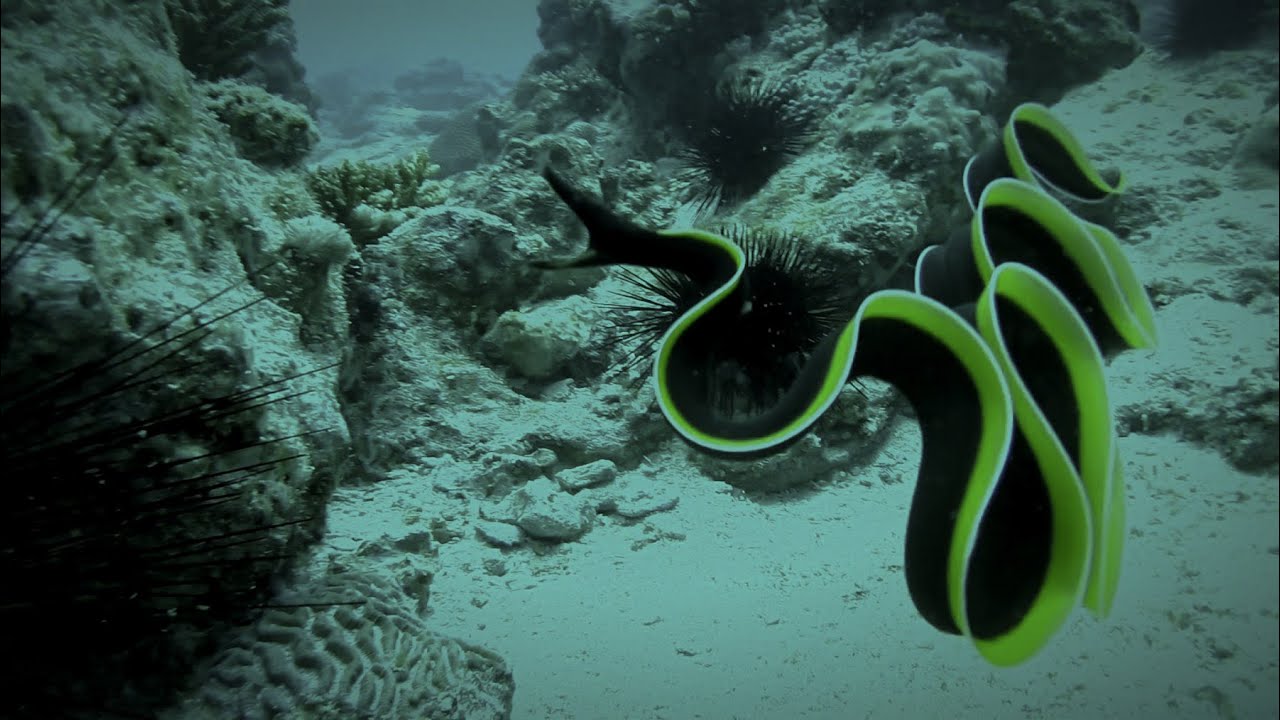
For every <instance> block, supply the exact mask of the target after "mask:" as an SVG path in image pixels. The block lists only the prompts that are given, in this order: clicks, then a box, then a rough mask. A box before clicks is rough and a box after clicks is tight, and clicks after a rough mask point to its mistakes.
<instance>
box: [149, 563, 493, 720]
mask: <svg viewBox="0 0 1280 720" xmlns="http://www.w3.org/2000/svg"><path fill="white" fill-rule="evenodd" d="M307 592H308V593H311V592H315V594H316V595H315V596H316V597H323V598H331V599H332V600H333V601H341V600H348V599H351V598H359V599H361V600H363V601H364V602H363V604H359V605H313V606H301V607H277V608H272V609H269V610H267V611H266V612H265V613H264V614H263V616H262V617H261V619H260V620H259V621H258V622H257V623H256V624H255V625H254V626H253V627H252V628H251V629H249V630H247V631H245V632H244V633H242V634H241V635H240V636H239V637H237V638H235V639H233V640H232V641H231V642H229V643H228V644H227V646H226V647H225V649H224V650H223V651H222V652H221V653H220V654H219V655H218V657H217V658H216V659H215V660H214V661H213V663H212V664H211V666H210V667H209V668H208V669H207V671H206V673H207V674H206V677H205V679H204V684H203V687H201V688H200V690H199V691H198V692H197V694H196V696H195V697H194V698H192V699H191V700H190V701H189V702H187V703H186V704H185V706H183V707H182V708H181V709H180V710H179V711H178V712H177V713H176V714H172V715H169V716H168V717H167V718H166V720H179V719H181V720H212V719H213V718H219V719H222V720H225V719H226V718H240V719H241V720H267V719H268V718H271V719H283V718H290V719H294V720H301V719H302V718H307V719H308V720H339V719H341V720H375V719H379V720H381V719H385V718H397V719H399V720H415V719H417V718H424V719H425V718H431V719H432V720H449V719H455V718H456V719H457V720H464V719H465V720H489V719H490V718H493V719H495V720H496V719H497V718H507V717H510V714H511V697H512V694H513V692H514V684H513V682H512V679H511V672H510V670H508V668H507V666H506V663H505V662H504V661H503V660H502V658H500V657H499V656H497V655H496V654H494V653H492V652H490V651H488V650H485V649H483V648H479V647H476V646H474V645H470V644H467V643H464V642H460V641H458V640H454V639H451V638H447V637H444V636H442V635H439V634H437V633H435V632H432V631H431V630H429V629H427V627H426V626H425V624H424V623H423V621H422V618H421V616H420V614H419V613H418V611H417V610H416V609H415V605H416V601H414V600H413V599H411V598H409V597H408V595H407V594H405V593H404V592H403V591H401V590H400V589H398V588H397V587H396V586H394V585H393V584H392V583H390V582H389V581H386V580H383V579H381V578H380V577H377V576H373V575H365V574H357V573H349V574H342V575H332V576H330V577H329V578H327V579H326V580H325V581H324V583H323V584H322V587H321V588H319V589H318V591H307Z"/></svg>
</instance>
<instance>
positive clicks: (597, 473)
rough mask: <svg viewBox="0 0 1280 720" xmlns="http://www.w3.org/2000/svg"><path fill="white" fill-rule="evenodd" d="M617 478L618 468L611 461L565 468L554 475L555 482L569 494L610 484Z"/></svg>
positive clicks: (598, 461) (599, 461) (597, 461)
mask: <svg viewBox="0 0 1280 720" xmlns="http://www.w3.org/2000/svg"><path fill="white" fill-rule="evenodd" d="M617 476H618V466H617V465H614V464H613V461H612V460H596V461H595V462H589V463H587V464H586V465H579V466H577V467H573V468H567V469H565V470H561V471H560V472H558V473H556V482H558V483H560V487H562V488H564V489H565V490H568V491H569V492H577V491H579V490H581V489H583V488H588V487H592V486H595V485H603V484H605V483H607V482H612V481H613V479H614V478H616V477H617Z"/></svg>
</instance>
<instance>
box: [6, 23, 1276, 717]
mask: <svg viewBox="0 0 1280 720" xmlns="http://www.w3.org/2000/svg"><path fill="white" fill-rule="evenodd" d="M1276 25H1277V8H1276V3H1275V2H1274V0H1219V1H1218V2H1204V1H1203V0H1145V1H1143V2H1137V3H1134V2H1130V0H960V1H953V2H945V1H943V0H908V1H905V2H885V1H871V0H868V1H857V0H738V1H733V0H539V1H536V2H535V0H526V1H525V2H505V1H504V2H498V1H497V0H493V1H492V2H486V1H485V0H473V2H471V3H461V2H459V3H448V2H440V3H436V2H432V1H424V2H418V3H409V2H403V1H402V2H390V1H388V2H379V1H378V0H368V2H361V3H356V2H349V3H341V2H338V1H337V0H328V1H327V2H309V1H308V0H295V1H294V2H293V3H289V2H287V0H136V1H134V0H66V1H64V2H57V3H46V2H36V1H34V0H3V3H2V4H0V33H2V34H0V42H2V48H3V58H2V60H3V62H2V63H0V73H2V81H3V82H2V85H0V130H2V134H0V162H2V165H0V199H2V200H3V213H4V245H3V268H2V272H3V296H2V299H3V307H2V310H3V311H2V312H0V315H2V316H3V332H2V333H0V359H2V360H3V365H2V367H0V381H2V382H3V388H2V390H0V411H2V412H3V415H2V417H0V443H2V446H3V447H2V449H0V453H2V454H0V487H2V488H3V490H0V634H2V635H3V637H4V638H5V650H6V652H5V653H3V659H2V660H0V718H33V719H35V718H40V719H44V718H49V719H53V718H108V719H114V718H163V719H165V720H206V719H207V720H223V719H231V718H244V719H253V720H256V719H258V718H264V719H265V718H289V719H296V720H302V719H312V718H316V719H326V720H339V719H353V720H381V719H388V720H395V719H399V718H404V719H406V720H409V719H416V718H431V719H437V718H440V719H444V718H457V719H465V720H472V719H477V720H480V719H489V718H516V719H519V720H533V719H535V718H536V719H542V718H547V719H552V718H555V719H567V720H578V719H581V720H594V719H600V720H613V719H619V720H621V719H624V718H634V719H636V720H658V719H666V720H683V719H686V718H690V719H692V718H703V719H706V720H717V719H720V718H724V719H729V718H737V719H740V720H746V719H754V718H769V719H775V718H776V719H792V718H794V719H797V720H799V719H807V720H819V719H823V720H828V719H829V720H837V719H845V718H935V717H957V718H1067V719H1074V718H1082V719H1083V718H1089V719H1101V718H1128V717H1132V716H1134V715H1136V714H1148V715H1157V716H1159V717H1167V718H1240V719H1245V718H1274V717H1278V716H1280V697H1278V694H1280V691H1278V689H1277V688H1278V686H1280V480H1278V477H1277V473H1278V472H1280V470H1278V468H1280V356H1278V352H1280V329H1278V324H1280V209H1278V208H1280V199H1278V195H1277V193H1278V188H1280V181H1278V179H1277V176H1278V166H1280V107H1278V101H1280V54H1278V51H1277V38H1276ZM344 38H347V39H346V40H344ZM1023 103H1041V104H1043V105H1045V106H1047V107H1048V108H1050V109H1051V111H1052V114H1053V116H1054V117H1055V118H1057V119H1058V120H1060V121H1061V123H1062V124H1063V125H1065V126H1066V127H1068V128H1070V131H1071V133H1072V134H1073V136H1074V137H1075V138H1076V139H1078V140H1079V142H1080V144H1081V145H1082V146H1083V149H1084V152H1085V153H1086V154H1087V155H1088V157H1089V158H1090V159H1091V160H1092V162H1094V163H1096V164H1097V165H1098V166H1099V167H1101V168H1103V169H1104V170H1106V171H1108V172H1109V171H1110V170H1111V169H1112V168H1118V169H1122V170H1123V172H1124V174H1125V177H1126V178H1127V181H1128V186H1127V187H1126V188H1125V189H1124V190H1123V192H1120V193H1118V195H1117V197H1114V198H1110V199H1109V200H1108V202H1105V203H1096V204H1085V205H1084V206H1082V207H1079V208H1076V207H1074V206H1073V209H1074V210H1077V211H1078V212H1079V213H1081V214H1082V215H1087V216H1088V218H1089V219H1090V220H1091V221H1093V222H1096V223H1098V224H1099V225H1100V226H1105V227H1106V228H1108V229H1109V230H1110V231H1111V232H1113V233H1114V235H1115V237H1116V238H1118V240H1119V246H1120V247H1121V248H1122V249H1123V253H1124V255H1125V256H1126V257H1127V259H1128V262H1129V263H1131V264H1132V267H1133V270H1134V272H1135V273H1136V275H1137V277H1138V278H1140V279H1141V281H1142V284H1143V286H1144V287H1145V293H1146V296H1147V297H1149V300H1150V303H1151V307H1152V308H1154V322H1155V327H1156V330H1157V334H1158V344H1157V345H1156V346H1155V347H1154V348H1151V349H1137V350H1129V351H1127V352H1125V353H1123V354H1120V355H1118V356H1116V357H1114V358H1113V359H1110V358H1109V360H1110V361H1109V362H1108V363H1107V364H1106V366H1105V380H1106V386H1107V393H1108V396H1109V402H1110V407H1111V409H1112V410H1111V413H1112V415H1111V416H1112V419H1113V425H1114V427H1113V429H1112V431H1113V432H1114V435H1115V436H1116V437H1117V438H1118V441H1117V448H1118V453H1119V461H1120V462H1121V463H1122V465H1121V468H1122V473H1121V475H1122V476H1123V486H1122V489H1123V499H1124V505H1125V511H1124V514H1125V516H1126V518H1125V522H1126V523H1127V526H1126V527H1124V528H1122V529H1123V532H1124V539H1125V543H1124V548H1123V553H1122V563H1121V569H1120V574H1119V583H1118V590H1117V592H1116V596H1115V600H1114V604H1113V606H1112V607H1111V608H1110V612H1109V614H1108V615H1107V616H1106V617H1101V618H1100V617H1095V616H1094V615H1092V614H1089V613H1083V612H1077V613H1075V614H1074V615H1072V616H1071V618H1070V619H1069V620H1067V621H1066V622H1065V623H1064V624H1063V625H1062V626H1061V627H1060V628H1055V630H1054V632H1053V633H1052V638H1051V640H1047V641H1046V642H1045V643H1044V645H1043V647H1037V648H1036V651H1035V652H1034V653H1033V655H1034V656H1033V657H1030V658H1029V659H1027V660H1026V661H1025V662H1020V663H1019V664H1016V665H1015V666H1012V667H1000V666H996V665H993V664H991V663H989V662H988V661H987V660H985V659H984V657H983V655H981V654H980V653H979V652H977V651H975V643H974V642H971V640H970V639H969V638H966V637H962V636H957V635H954V634H948V632H939V630H937V629H935V627H931V624H930V622H926V620H925V619H924V618H922V617H921V612H920V611H918V610H917V607H916V606H915V605H913V602H912V601H913V599H915V598H914V596H913V595H912V594H909V593H908V588H907V585H906V581H905V580H904V543H905V542H906V537H907V532H908V523H907V519H908V512H909V510H910V508H911V507H912V505H913V502H917V501H919V500H920V497H919V495H918V493H923V492H924V491H921V490H919V489H918V487H917V469H918V467H919V465H920V461H921V457H922V454H923V453H924V449H923V447H922V438H921V431H920V423H919V422H918V420H920V415H919V413H918V412H917V410H916V409H913V407H912V406H911V405H909V404H907V403H906V402H904V400H903V398H902V395H901V394H900V393H898V392H897V391H895V390H894V388H893V387H892V386H891V385H889V384H886V383H881V382H877V381H875V380H870V379H866V378H857V379H854V380H852V381H851V382H848V383H847V384H842V385H841V386H838V387H837V392H839V395H840V397H839V398H838V400H837V401H836V402H835V403H834V404H833V405H832V406H831V407H830V409H826V408H824V410H825V412H824V413H823V414H822V416H821V417H820V418H819V419H818V420H817V421H816V424H815V425H814V426H813V427H812V431H810V432H806V433H803V434H802V435H800V436H798V437H797V438H795V439H794V441H793V442H792V444H790V446H789V447H786V448H785V449H783V448H781V447H779V448H776V452H775V451H770V452H768V453H766V454H763V455H762V456H755V457H751V458H749V459H741V458H735V457H721V456H718V455H715V454H711V453H707V452H704V449H703V448H701V447H699V446H698V445H697V444H696V443H686V442H684V441H683V440H682V438H681V436H680V435H679V434H678V433H677V432H676V431H674V430H673V427H672V423H671V422H669V421H668V418H669V415H668V414H665V413H666V404H664V402H660V400H659V399H658V398H657V397H655V392H654V381H653V380H652V378H651V375H652V371H651V369H650V368H651V365H652V364H653V359H652V358H653V355H652V353H653V349H652V348H653V345H654V344H655V343H658V344H659V345H663V344H665V339H664V338H663V337H662V336H663V333H664V332H665V331H666V328H667V327H668V326H670V325H671V324H672V323H673V322H675V321H676V320H677V319H678V318H679V317H680V316H681V313H682V312H684V311H686V310H688V309H689V307H691V306H692V305H693V304H694V302H696V301H697V299H698V297H695V298H692V299H691V298H690V297H688V296H687V295H684V294H682V293H687V292H689V291H690V286H689V285H682V284H681V281H680V280H679V279H678V278H675V279H671V277H670V276H668V277H667V279H666V280H664V279H662V276H652V277H651V276H647V275H645V274H644V273H643V272H641V271H627V270H622V269H619V268H609V267H594V266H592V267H582V268H578V269H572V270H547V269H546V265H547V263H546V259H547V258H552V257H564V256H569V255H573V254H574V253H576V252H579V249H580V248H582V247H584V246H585V245H586V242H587V240H586V234H585V233H584V232H583V230H582V227H581V224H580V223H579V221H578V218H577V217H575V215H574V212H571V211H570V209H569V208H566V207H565V205H564V203H562V202H561V199H560V198H558V197H557V194H556V192H553V191H552V189H551V188H550V187H549V186H548V181H547V179H544V177H543V171H544V169H545V168H547V167H553V168H555V170H556V172H557V173H559V174H560V175H562V176H563V177H564V178H566V179H567V180H568V181H570V182H572V183H573V184H574V185H575V186H576V187H578V188H582V189H583V191H584V192H586V193H588V194H589V195H590V196H591V197H593V198H598V199H599V202H600V203H601V204H602V206H604V207H607V208H608V209H609V211H610V212H612V213H615V214H616V215H617V216H618V217H620V218H625V219H626V220H628V221H630V222H633V223H635V224H636V225H638V226H642V227H644V228H650V229H654V230H659V229H662V230H665V231H667V232H668V233H669V234H670V233H674V234H675V235H677V236H679V233H680V232H684V233H685V236H691V235H690V234H689V233H690V231H689V228H700V229H703V230H706V231H709V232H713V233H718V234H720V235H724V236H725V237H729V238H732V239H734V241H735V242H738V243H739V244H743V245H745V246H747V247H755V248H757V250H756V253H757V254H755V255H752V254H751V253H750V252H749V253H748V255H749V256H750V258H749V261H748V264H749V265H750V268H751V269H752V270H754V272H755V274H754V275H752V280H753V290H752V292H754V293H756V294H755V295H754V296H753V297H754V299H755V306H754V307H755V309H760V308H763V307H764V306H765V305H766V303H765V302H763V301H764V300H768V301H769V303H768V304H769V305H770V307H773V306H774V305H776V306H778V307H781V308H783V310H784V311H785V312H783V313H780V314H778V315H773V316H768V317H769V318H770V319H768V320H760V321H758V323H757V324H756V325H752V324H751V322H746V321H739V322H743V323H744V324H742V325H734V326H733V327H734V328H735V329H734V331H733V332H731V333H726V335H725V336H724V337H723V338H720V339H719V340H718V342H720V343H722V346H721V347H720V348H712V349H711V351H723V352H725V353H728V352H729V350H733V351H734V352H742V353H746V354H747V355H746V359H742V358H738V359H739V360H740V366H739V367H736V368H734V372H731V373H729V377H728V378H727V379H725V380H723V382H719V384H713V385H712V386H711V387H712V392H713V393H714V394H715V398H714V401H715V402H713V403H710V404H713V405H716V406H717V407H718V409H719V410H722V411H723V412H724V413H726V414H729V415H734V414H738V413H747V414H750V413H751V412H759V411H760V407H758V406H760V405H764V406H768V405H769V404H770V403H771V402H773V401H776V400H777V397H778V396H779V395H780V394H781V393H783V392H784V391H785V389H786V387H787V386H788V385H789V383H790V382H791V381H792V380H793V379H794V378H795V377H796V376H797V369H796V368H797V367H798V366H799V364H801V363H803V362H804V360H805V359H806V358H808V357H811V356H812V354H813V353H814V352H816V351H815V347H816V343H817V342H818V341H817V339H815V338H816V337H820V334H819V335H816V336H814V335H813V333H811V332H810V330H809V329H808V328H809V327H810V325H812V326H813V327H815V328H818V329H820V330H823V331H824V332H825V331H826V330H827V329H830V328H831V327H834V326H835V325H838V324H839V323H842V322H844V321H846V320H847V319H848V318H849V317H851V316H853V314H854V311H855V310H856V309H857V308H858V307H859V303H861V302H862V301H863V300H864V299H865V298H866V297H867V296H868V294H869V293H872V292H874V291H876V290H878V289H882V288H888V287H909V286H910V276H911V270H912V268H913V266H914V264H915V261H916V259H917V257H918V256H919V253H920V251H921V249H922V248H924V247H925V246H928V245H930V244H935V243H941V242H942V241H943V240H945V239H946V238H947V237H948V236H949V235H950V234H951V233H952V232H953V231H954V230H956V229H957V228H961V229H964V228H966V227H967V223H968V222H969V217H970V215H971V214H972V211H971V209H970V207H969V204H968V203H967V202H966V196H965V187H964V184H963V178H964V177H966V163H967V161H968V160H969V158H971V157H972V156H974V155H975V154H976V153H979V152H980V151H982V150H983V149H984V148H987V147H990V146H992V144H993V143H996V142H997V141H998V140H999V139H1000V138H1002V135H1001V131H1002V128H1004V127H1006V121H1007V120H1009V118H1010V114H1011V113H1012V112H1015V108H1019V107H1023V105H1022V104H1023ZM1011 124H1012V123H1011ZM575 210H576V208H575ZM760 238H767V240H760ZM753 242H754V243H757V244H756V245H754V246H753V245H751V243H753ZM760 248H765V249H763V250H762V249H760ZM771 253H772V254H771ZM771 273H776V275H777V276H778V277H776V278H775V277H773V275H771ZM653 277H656V278H658V279H657V280H654V279H652V278H653ZM904 278H905V280H904ZM904 282H905V284H904ZM695 289H696V288H695ZM699 297H700V296H699ZM765 315H766V313H763V312H762V313H760V314H758V315H752V317H753V318H755V317H763V316H765ZM796 328H801V329H803V332H801V331H799V330H796ZM787 331H794V332H790V333H789V332H787ZM815 332H816V331H815ZM782 336H786V337H788V338H789V340H788V341H789V342H793V343H794V345H793V346H792V347H790V348H789V354H788V355H787V356H786V357H785V358H784V359H783V360H781V361H778V362H776V363H773V361H772V359H771V360H769V361H768V362H765V361H764V360H762V359H761V358H762V357H763V356H765V355H767V354H768V353H765V352H764V351H762V350H760V348H762V347H774V346H772V345H767V343H771V342H774V340H766V338H777V337H782ZM659 341H662V342H659ZM730 346H731V347H730ZM726 348H728V349H726ZM717 357H719V356H717ZM903 362H904V363H906V362H910V363H916V364H921V365H923V366H925V367H926V368H927V367H928V366H929V365H930V363H931V359H929V358H920V357H904V358H903ZM771 363H773V364H771ZM913 367H914V365H913ZM762 368H763V370H762ZM722 369H723V368H722V367H717V368H715V371H717V372H718V371H720V370H722ZM757 371H761V374H753V373H756V372H757ZM919 374H921V375H927V374H928V370H927V369H926V370H925V371H921V372H920V373H919ZM844 379H845V378H844V377H843V376H842V377H841V378H840V380H841V383H843V381H844ZM839 387H843V390H842V391H841V390H840V389H839ZM709 402H710V401H709ZM744 408H745V409H744ZM954 429H955V431H956V433H957V434H960V431H961V430H962V428H959V427H955V428H954ZM944 430H946V428H944ZM944 461H945V458H944ZM956 462H959V460H957V461H956ZM1028 512H1030V509H1029V511H1028ZM1016 545H1017V543H1016V542H1012V543H1010V548H1009V552H1011V553H1012V552H1013V550H1014V549H1015V547H1014V546H1016ZM1077 600H1078V598H1077ZM1104 614H1105V613H1104Z"/></svg>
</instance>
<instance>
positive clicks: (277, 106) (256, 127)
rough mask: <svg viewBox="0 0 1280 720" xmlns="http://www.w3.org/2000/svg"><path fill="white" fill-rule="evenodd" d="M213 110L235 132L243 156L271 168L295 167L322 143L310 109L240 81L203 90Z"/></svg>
mask: <svg viewBox="0 0 1280 720" xmlns="http://www.w3.org/2000/svg"><path fill="white" fill-rule="evenodd" d="M202 90H203V91H204V95H205V97H206V98H208V103H209V109H210V110H212V111H213V114H214V115H216V116H217V117H218V119H219V120H221V121H222V122H223V124H224V125H226V126H227V129H228V130H230V131H231V137H232V139H233V140H235V143H236V147H237V148H239V150H240V154H241V155H242V156H244V157H245V158H246V159H248V160H252V161H253V162H256V163H258V164H260V165H265V166H269V167H295V166H297V165H299V164H301V163H302V161H303V160H305V159H306V157H307V155H308V154H310V152H311V149H312V148H314V147H315V145H316V142H317V141H318V140H319V139H320V134H319V132H317V131H316V126H315V123H313V122H312V121H311V116H310V115H308V114H307V111H306V108H304V107H302V106H300V105H296V104H294V103H291V102H289V101H288V100H284V99H282V98H280V97H279V96H276V95H272V94H271V93H269V92H267V91H266V90H263V89H262V88H259V87H257V86H256V85H245V84H244V83H241V82H238V81H236V80H220V81H218V82H215V83H208V84H205V85H204V86H203V87H202Z"/></svg>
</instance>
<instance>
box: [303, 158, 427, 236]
mask: <svg viewBox="0 0 1280 720" xmlns="http://www.w3.org/2000/svg"><path fill="white" fill-rule="evenodd" d="M438 171H439V168H438V167H437V166H436V165H435V164H434V163H432V162H431V157H430V155H429V154H428V153H427V151H426V150H420V151H418V152H417V153H415V154H414V155H411V156H409V157H407V158H404V159H402V160H399V161H397V162H394V163H371V162H366V161H358V162H351V161H349V160H344V161H343V162H342V163H340V164H338V165H331V166H328V167H321V168H317V169H315V170H312V171H311V172H309V173H308V174H307V189H308V190H310V191H311V195H312V197H314V198H315V200H316V204H318V205H319V206H320V210H321V212H323V213H324V214H325V215H327V216H328V217H330V218H331V219H333V220H334V221H335V222H337V223H339V224H341V225H343V226H345V227H346V228H347V229H348V230H349V231H351V237H352V239H353V240H355V242H356V244H358V245H365V244H368V243H370V242H372V241H374V240H376V239H377V238H379V237H381V236H382V235H385V234H386V233H387V232H390V229H391V227H394V226H395V225H398V224H399V222H395V221H390V222H388V220H387V219H386V217H385V215H384V216H383V217H379V218H373V217H371V215H370V212H369V211H382V213H384V214H385V213H388V212H394V211H404V210H409V209H412V208H427V207H432V206H434V205H439V204H440V203H442V202H444V195H445V192H444V187H443V186H442V185H441V184H440V183H439V182H438V181H436V180H433V179H431V178H432V176H433V175H435V174H436V173H437V172H438ZM362 207H363V208H365V209H364V210H363V211H362V210H361V208H362ZM403 219H404V218H400V221H403ZM389 224H390V226H391V227H388V225H389Z"/></svg>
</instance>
